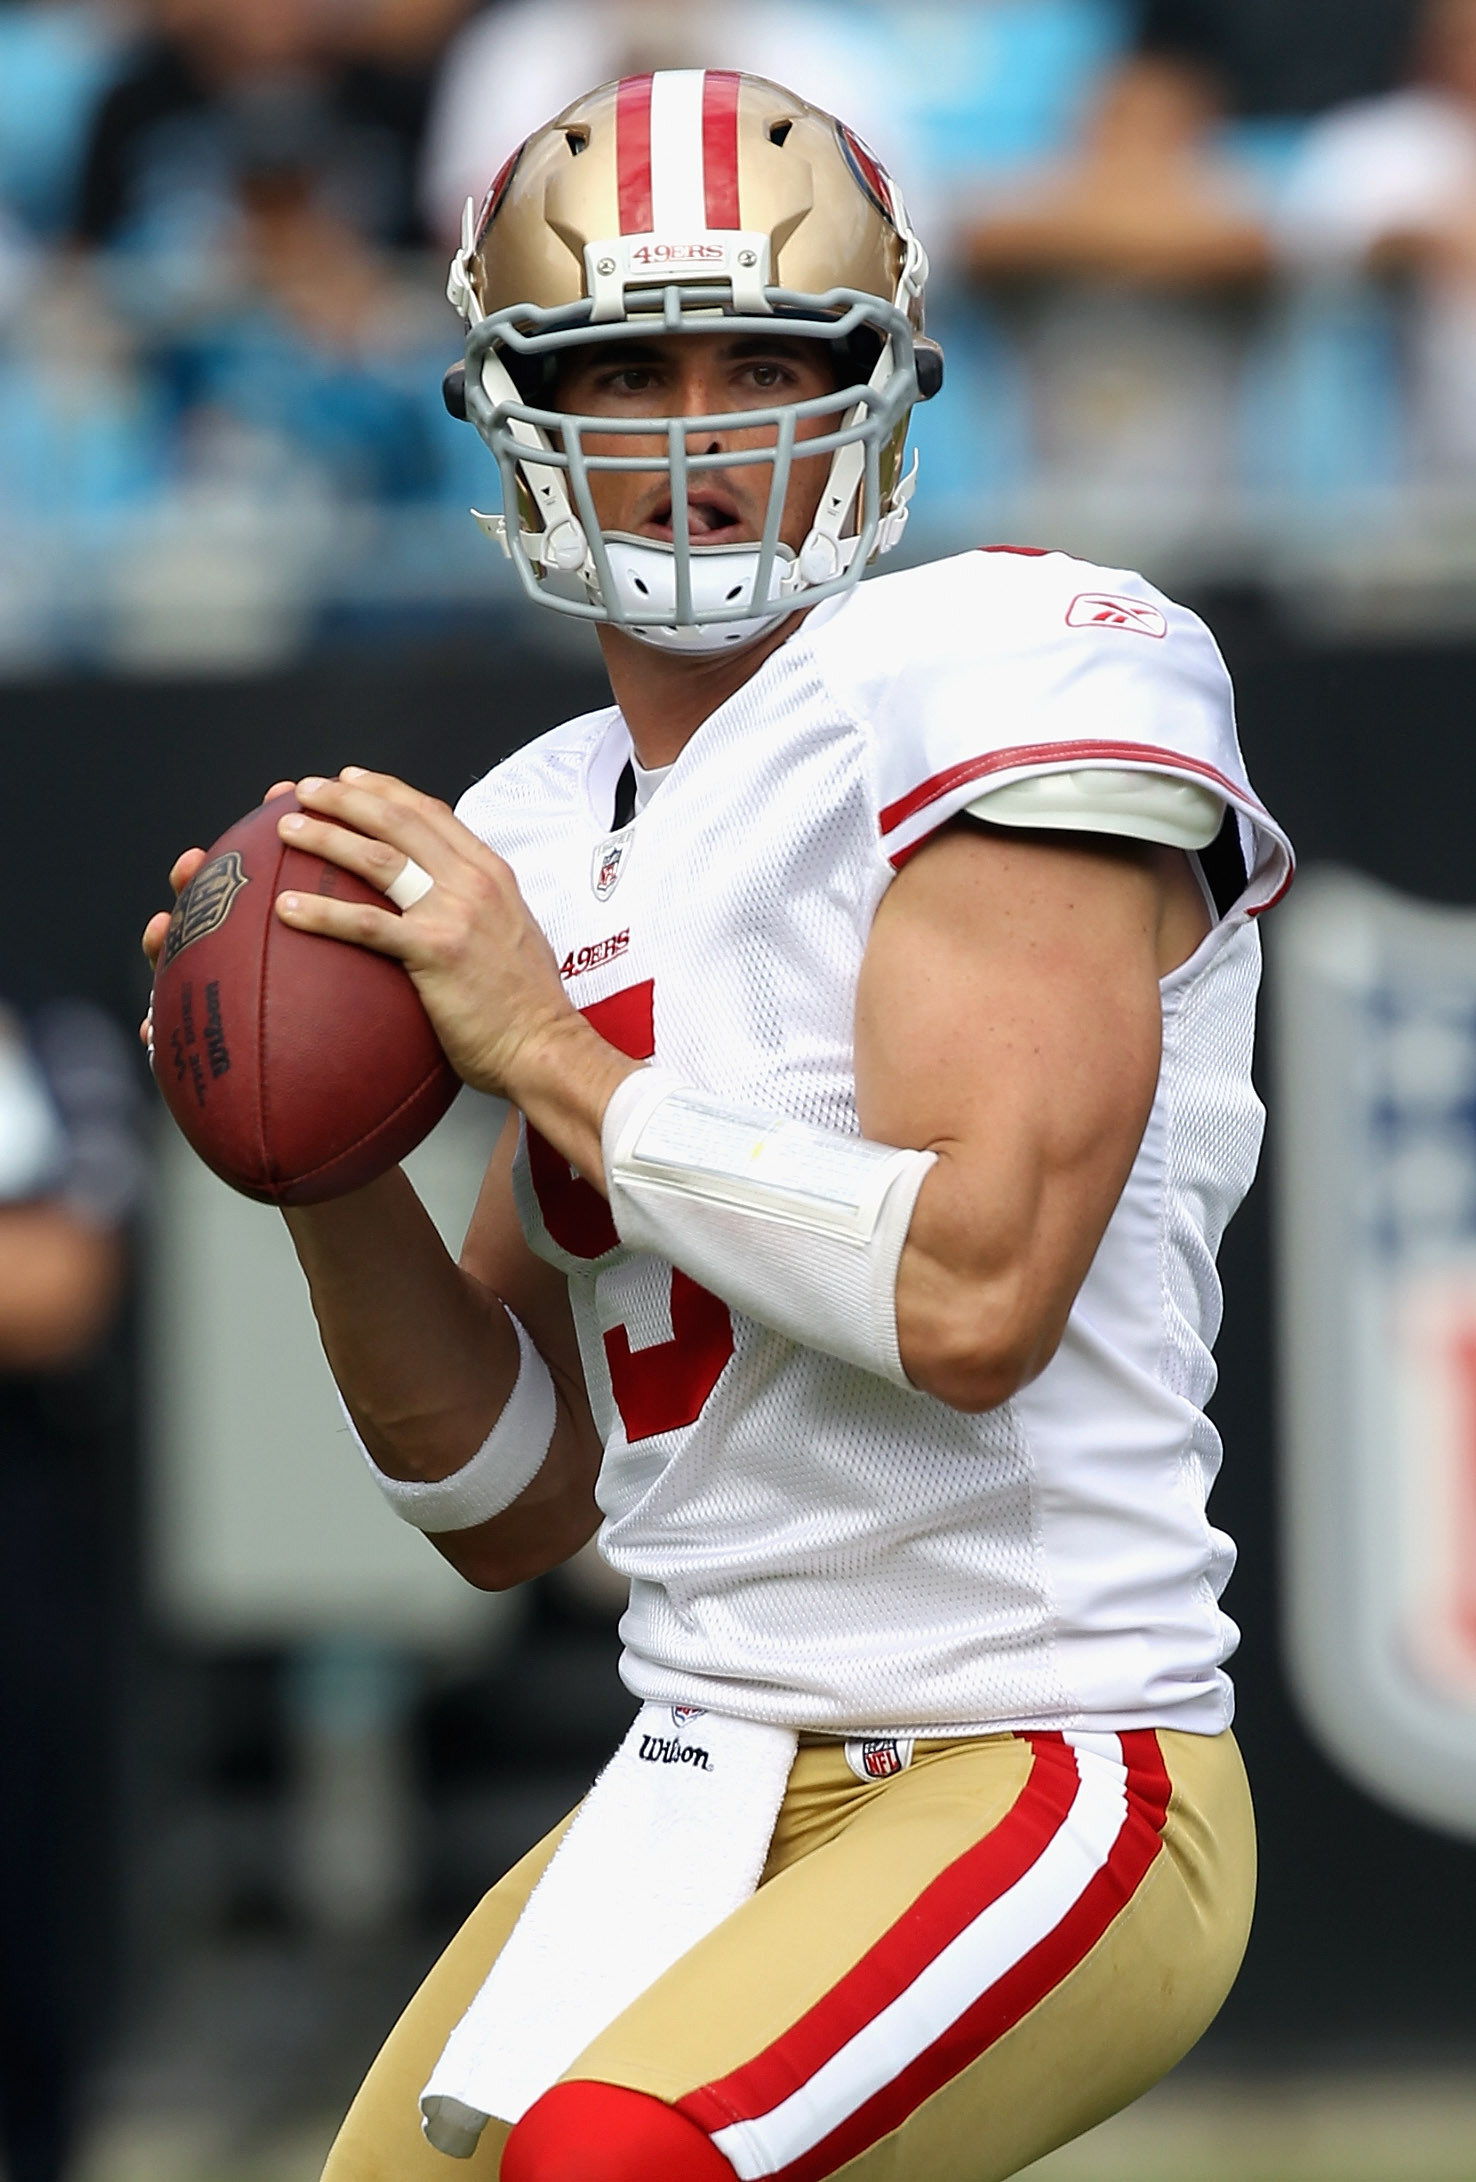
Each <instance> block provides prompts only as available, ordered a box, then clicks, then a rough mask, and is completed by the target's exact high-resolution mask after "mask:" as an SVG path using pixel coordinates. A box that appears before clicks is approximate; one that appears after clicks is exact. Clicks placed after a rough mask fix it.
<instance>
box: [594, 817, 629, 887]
mask: <svg viewBox="0 0 1476 2182" xmlns="http://www.w3.org/2000/svg"><path fill="white" fill-rule="evenodd" d="M629 854H630V828H629V827H626V829H625V831H624V832H623V833H612V834H611V835H610V837H609V839H608V840H607V841H602V842H601V843H600V845H599V847H598V848H597V849H596V850H595V852H594V860H593V862H592V863H591V864H590V867H589V883H590V885H591V886H592V887H593V888H594V891H595V895H596V898H597V899H598V900H600V901H602V902H607V901H608V900H609V899H610V896H611V895H612V894H613V893H614V891H615V889H616V887H617V886H619V884H620V874H621V872H622V871H623V870H624V868H625V859H626V857H627V856H628V855H629Z"/></svg>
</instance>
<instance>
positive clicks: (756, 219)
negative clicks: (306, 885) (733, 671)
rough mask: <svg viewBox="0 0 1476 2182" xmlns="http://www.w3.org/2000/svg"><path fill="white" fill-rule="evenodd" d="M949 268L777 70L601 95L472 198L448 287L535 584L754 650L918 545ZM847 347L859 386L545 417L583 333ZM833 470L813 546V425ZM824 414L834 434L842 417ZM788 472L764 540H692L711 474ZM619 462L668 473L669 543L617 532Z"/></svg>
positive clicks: (487, 522) (511, 531)
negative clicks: (630, 439)
mask: <svg viewBox="0 0 1476 2182" xmlns="http://www.w3.org/2000/svg"><path fill="white" fill-rule="evenodd" d="M926 277H927V256H926V253H925V252H924V250H923V247H922V244H921V243H920V242H919V241H918V239H917V236H916V235H915V234H914V233H913V232H912V229H911V227H910V226H909V224H908V220H907V214H906V211H905V209H904V207H903V204H902V199H901V197H900V195H899V193H898V191H897V189H896V187H895V185H894V184H893V183H892V181H891V180H890V178H889V177H888V176H887V174H886V173H885V171H884V169H883V168H882V167H881V166H880V164H879V163H878V161H877V160H876V159H875V158H874V157H873V155H872V154H871V153H870V152H869V151H868V150H867V148H866V146H865V145H864V144H863V143H862V142H861V141H860V139H859V138H858V137H856V136H854V135H853V134H852V133H851V131H850V130H849V129H847V128H846V127H845V125H844V124H843V123H841V122H839V121H837V120H835V119H834V118H833V117H832V116H831V115H830V114H826V113H822V112H821V111H820V109H819V108H818V107H815V106H810V105H808V104H807V103H806V102H805V101H804V100H803V99H799V98H795V97H794V96H793V95H792V93H790V92H788V91H785V90H782V89H781V88H780V87H779V86H778V85H777V84H773V83H768V82H765V81H764V80H763V79H762V78H761V77H758V76H747V75H739V74H737V73H735V72H732V71H729V70H721V69H669V70H663V71H660V72H658V73H655V74H653V75H647V76H630V77H626V78H625V79H624V80H623V81H622V82H620V83H611V84H606V85H604V86H603V87H602V88H601V89H599V90H597V91H592V92H590V93H589V94H588V96H587V97H585V98H582V99H579V100H578V101H577V102H576V103H575V104H574V105H572V106H570V107H568V108H567V109H566V110H565V112H563V113H562V114H560V115H559V116H558V118H557V120H555V121H552V122H550V123H549V124H548V125H547V127H546V128H543V129H540V130H539V131H538V132H537V133H536V134H535V135H533V136H531V137H529V138H528V140H527V142H526V143H525V144H524V145H523V146H522V147H521V149H520V150H518V151H517V152H515V153H514V155H513V156H512V158H511V159H509V160H508V162H507V164H506V165H505V166H504V167H503V169H502V171H501V173H500V174H499V175H498V176H497V178H496V180H495V181H494V182H493V184H492V187H491V189H490V190H489V191H488V193H487V196H486V199H485V201H484V203H483V205H482V207H481V211H480V213H477V212H476V211H475V208H474V207H473V205H472V203H471V202H470V201H468V204H467V208H466V213H465V217H464V221H463V228H462V246H461V249H460V250H459V251H458V252H457V254H456V256H455V257H454V258H453V260H452V263H451V275H450V280H449V283H448V288H447V293H448V295H449V296H450V299H451V301H452V302H453V303H454V304H456V305H457V306H458V308H459V309H460V310H461V312H462V314H463V316H464V317H465V319H466V323H467V329H468V330H467V342H466V363H465V374H464V379H459V378H458V376H457V375H455V374H448V375H447V401H448V405H449V406H451V407H452V408H453V409H454V410H455V411H456V413H458V414H461V415H465V416H466V417H468V418H469V419H470V420H471V421H472V422H473V423H474V424H475V425H476V427H477V429H478V431H479V432H480V433H481V435H482V437H483V439H484V440H485V441H486V443H487V445H488V446H489V447H490V448H491V450H492V453H493V454H494V455H495V456H496V458H497V463H498V467H499V470H500V472H501V475H502V487H503V506H504V510H505V513H504V514H503V515H501V516H480V515H479V516H478V518H477V520H478V521H479V522H480V523H481V524H482V525H483V527H484V529H486V530H487V531H489V532H490V533H491V534H492V535H493V536H495V537H497V538H499V539H500V540H501V542H502V544H503V546H504V548H505V550H506V551H507V553H508V554H509V555H510V557H511V559H512V561H513V563H514V566H515V567H516V568H517V571H518V574H519V577H520V578H521V580H522V583H523V585H524V588H525V590H526V591H527V592H528V595H529V596H530V597H532V598H535V599H540V600H542V601H543V602H544V603H545V604H547V605H549V606H552V607H554V608H556V609H557V610H558V611H559V612H561V613H565V614H572V615H576V616H580V617H582V618H584V619H586V620H594V621H605V622H613V623H616V624H618V625H619V626H621V627H622V628H627V629H629V630H631V632H632V633H633V634H634V635H637V636H640V637H643V638H645V639H646V640H648V641H649V642H651V643H654V644H657V645H660V646H662V647H663V648H665V649H668V650H694V651H712V650H717V649H720V648H724V647H726V646H729V645H734V644H742V643H746V642H748V641H749V640H750V639H751V638H752V637H754V636H755V635H757V634H758V633H759V632H760V631H761V630H763V629H766V628H768V627H770V626H772V625H773V624H774V623H775V622H776V621H778V620H780V619H782V618H783V616H784V615H786V614H788V613H791V612H793V610H794V609H795V607H796V606H809V605H812V604H814V603H815V602H816V601H817V600H819V599H823V598H828V597H830V596H831V595H832V594H833V593H835V592H838V591H841V590H844V589H846V588H847V587H848V586H849V585H851V584H853V583H854V582H856V581H857V579H858V578H859V576H860V574H861V571H862V568H863V567H864V566H865V564H866V562H867V561H868V560H870V559H871V558H872V557H873V556H874V555H876V554H878V553H885V552H886V551H887V549H888V548H889V547H890V546H892V545H894V544H895V543H896V541H897V539H898V538H899V537H900V535H901V532H902V527H903V524H904V523H905V522H906V519H907V503H908V500H909V499H910V497H911V494H912V487H913V482H914V478H915V476H916V462H915V460H914V463H913V467H912V470H911V471H910V472H906V473H904V469H903V448H904V442H905V439H906V433H907V418H908V413H909V411H910V410H911V408H912V405H913V403H914V402H915V401H917V400H919V399H920V398H926V397H927V396H929V395H931V394H933V393H936V391H937V389H938V387H939V385H940V384H941V383H942V353H941V351H940V350H939V349H938V348H937V346H936V344H935V343H932V342H930V341H928V340H927V339H926V337H925V336H924V334H923V330H922V327H923V284H924V281H925V279H926ZM776 317H780V318H782V319H783V320H784V321H785V331H786V333H793V334H796V335H801V336H804V337H806V338H813V339H816V340H824V341H827V342H830V343H833V344H834V353H835V355H836V358H837V363H838V369H837V373H836V377H837V380H838V382H840V383H839V384H838V386H837V390H836V391H835V392H834V393H829V392H827V393H825V394H823V395H821V396H817V397H813V398H811V399H808V400H806V401H802V402H791V403H776V404H775V405H773V406H772V407H769V408H761V409H752V410H744V411H743V412H742V413H741V415H734V416H726V417H723V416H710V417H700V418H698V417H687V416H683V417H670V418H650V417H646V418H641V419H631V418H611V417H594V416H588V415H579V414H572V413H568V412H564V411H561V410H559V409H557V408H555V407H553V406H551V405H550V404H549V403H548V402H547V401H545V402H544V404H543V405H542V406H540V405H539V400H538V396H539V395H540V394H541V393H542V392H543V391H544V389H545V388H546V387H547V386H548V384H549V382H550V380H551V378H552V370H553V365H554V363H555V362H556V360H557V359H558V358H559V357H560V356H561V355H563V354H564V353H565V352H567V351H568V350H569V349H570V348H574V347H577V346H578V345H580V344H584V345H588V344H591V343H595V342H600V343H603V342H607V341H610V340H612V339H613V340H618V339H620V338H622V337H623V336H632V337H635V338H637V339H639V338H641V337H644V338H646V339H647V340H649V339H650V338H651V337H652V336H653V335H660V336H664V335H667V334H673V333H677V334H679V333H682V332H705V333H711V332H712V331H713V330H714V329H715V328H716V327H722V328H723V329H724V330H731V331H733V332H737V333H764V332H766V331H772V330H773V327H774V322H775V319H776ZM811 419H817V420H821V421H819V422H817V423H816V424H815V425H814V426H813V427H812V429H813V430H814V431H815V432H816V434H817V436H814V437H808V438H806V440H805V441H804V452H805V455H806V457H810V456H814V455H821V456H823V455H829V457H830V468H829V473H828V476H827V479H826V484H825V489H824V492H823V494H822V496H821V501H820V505H819V508H818V510H817V513H816V516H815V519H814V523H813V526H812V528H811V530H810V533H809V535H808V537H807V538H806V539H805V540H804V542H803V544H802V545H801V547H800V549H799V551H798V553H796V552H794V551H793V550H792V549H791V548H790V547H789V546H787V545H786V544H785V543H784V542H783V541H782V540H781V539H780V537H779V525H780V518H781V514H782V511H783V507H784V496H785V490H786V487H787V484H788V479H789V471H790V465H791V462H792V460H793V458H794V449H795V437H796V427H797V425H798V424H799V423H800V422H801V421H805V422H807V423H808V422H809V420H811ZM825 419H829V420H830V421H829V423H826V422H825V421H823V420H825ZM755 427H758V428H762V429H764V430H765V431H768V430H770V429H771V430H772V444H770V445H765V446H757V447H754V446H746V447H744V448H743V449H742V450H741V451H732V450H730V451H728V452H725V453H711V452H709V453H707V454H705V455H704V454H699V453H694V452H692V451H691V442H692V440H693V438H694V437H696V438H700V436H701V435H702V434H703V433H704V432H705V431H706V432H712V431H716V432H721V431H723V430H728V431H732V430H735V429H738V428H742V429H743V430H744V431H745V432H752V431H753V429H754V428H755ZM591 432H595V433H599V434H605V435H608V434H611V433H614V434H617V435H618V434H621V433H627V434H639V435H643V436H644V437H645V438H647V439H649V438H651V437H652V436H653V435H656V436H664V438H665V440H666V452H665V454H664V455H663V456H660V457H652V456H650V455H638V454H636V453H633V454H632V455H629V456H616V455H610V454H593V453H590V452H588V451H587V450H586V447H585V444H584V441H585V435H586V434H587V433H591ZM755 463H757V464H768V465H770V467H771V470H772V477H771V479H770V483H769V490H768V500H767V519H766V521H765V524H764V529H763V534H762V537H761V538H760V539H758V540H756V541H755V542H753V543H751V544H743V545H736V546H734V545H715V546H707V547H704V546H702V545H694V544H693V543H692V540H691V536H690V526H689V522H688V517H687V488H688V481H689V479H691V478H692V477H693V476H694V475H695V474H697V473H700V472H701V471H703V470H704V469H715V468H718V467H720V466H729V465H736V464H745V465H747V464H755ZM601 469H605V470H610V469H624V470H632V469H640V470H649V471H652V472H664V473H666V475H667V476H669V479H670V488H671V498H672V510H673V513H672V530H673V538H672V542H671V544H669V545H668V544H666V543H665V542H663V541H656V540H652V539H649V538H644V537H637V536H633V535H628V534H622V533H620V532H616V531H609V532H606V531H602V530H601V528H600V525H599V522H598V520H597V518H596V514H595V508H594V501H593V498H592V495H591V491H590V475H591V473H592V472H595V471H599V470H601Z"/></svg>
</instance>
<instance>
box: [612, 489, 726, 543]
mask: <svg viewBox="0 0 1476 2182" xmlns="http://www.w3.org/2000/svg"><path fill="white" fill-rule="evenodd" d="M639 528H640V532H641V535H642V536H643V537H646V538H660V539H662V540H663V541H666V542H668V543H669V542H670V541H671V540H672V539H674V538H675V536H676V528H675V525H674V524H673V522H672V503H671V499H670V497H669V496H668V497H667V498H666V499H664V500H661V501H658V503H657V504H656V506H655V507H654V508H653V509H652V510H651V513H650V514H649V515H648V516H647V517H646V519H645V521H644V522H643V523H641V524H640V526H639ZM687 536H688V538H689V540H690V541H691V543H692V544H693V545H737V544H739V543H747V542H750V539H749V534H748V532H747V530H746V526H745V524H744V520H743V511H742V509H741V508H740V507H739V505H738V502H737V501H736V500H735V499H734V497H733V495H732V494H731V493H725V492H722V491H720V490H719V489H718V488H717V487H716V486H711V485H699V486H696V487H694V488H693V490H692V491H690V492H689V493H688V494H687Z"/></svg>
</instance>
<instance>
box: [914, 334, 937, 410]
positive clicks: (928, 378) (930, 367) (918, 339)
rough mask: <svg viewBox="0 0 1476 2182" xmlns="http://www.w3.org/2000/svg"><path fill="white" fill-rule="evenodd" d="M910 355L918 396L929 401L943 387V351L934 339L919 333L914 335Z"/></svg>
mask: <svg viewBox="0 0 1476 2182" xmlns="http://www.w3.org/2000/svg"><path fill="white" fill-rule="evenodd" d="M912 356H913V362H914V364H915V365H916V367H917V391H918V398H919V400H921V401H925V402H930V401H931V400H932V398H933V396H934V395H935V394H938V393H941V392H942V389H943V351H942V349H941V348H939V346H938V344H937V342H936V341H930V340H929V338H928V336H927V335H926V334H925V333H920V334H917V335H915V336H914V339H913V343H912Z"/></svg>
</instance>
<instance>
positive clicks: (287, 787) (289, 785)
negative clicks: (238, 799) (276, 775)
mask: <svg viewBox="0 0 1476 2182" xmlns="http://www.w3.org/2000/svg"><path fill="white" fill-rule="evenodd" d="M296 786H297V782H296V781H295V780H274V781H273V782H272V785H271V786H270V788H268V790H267V792H266V794H265V795H264V796H263V797H262V799H261V800H262V802H263V803H270V802H271V801H272V800H273V798H274V797H276V796H290V795H291V794H292V792H293V790H294V789H295V788H296Z"/></svg>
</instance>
